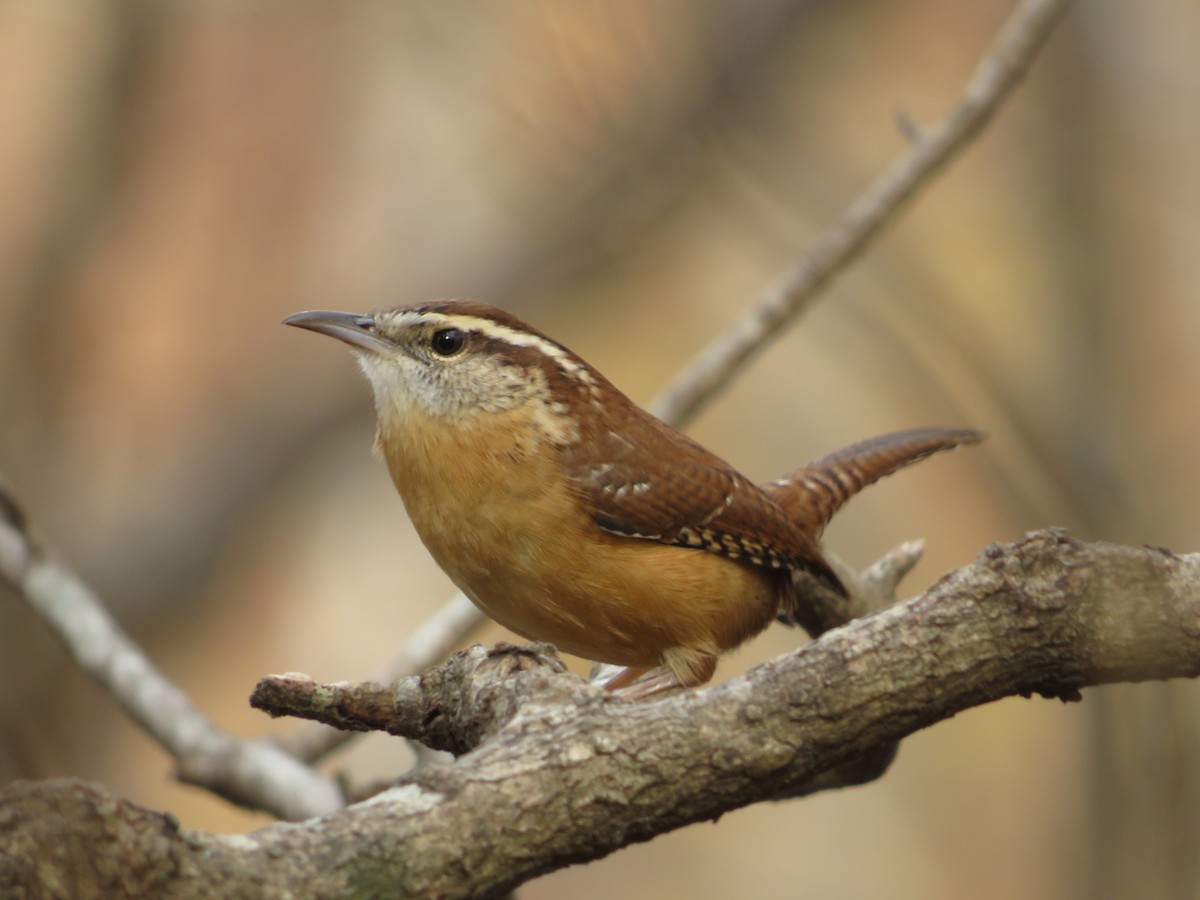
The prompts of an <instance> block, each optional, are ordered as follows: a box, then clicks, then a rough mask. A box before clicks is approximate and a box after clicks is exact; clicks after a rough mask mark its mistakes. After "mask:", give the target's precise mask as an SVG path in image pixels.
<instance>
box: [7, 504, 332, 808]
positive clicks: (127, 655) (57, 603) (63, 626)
mask: <svg viewBox="0 0 1200 900" xmlns="http://www.w3.org/2000/svg"><path fill="white" fill-rule="evenodd" d="M0 579H3V580H4V581H7V582H8V583H9V584H11V585H12V587H13V588H14V589H15V590H16V593H17V594H18V595H20V596H21V597H23V598H24V599H25V601H26V602H27V603H28V604H29V605H30V607H32V608H33V610H34V611H35V612H36V613H37V614H38V615H39V616H41V617H42V619H44V620H45V621H46V623H47V624H48V625H49V626H50V627H51V628H52V629H53V630H54V632H55V633H56V634H57V635H58V636H59V637H60V638H62V640H63V642H64V643H65V644H66V645H67V649H68V650H70V651H71V655H72V656H74V657H75V661H76V662H77V663H78V664H79V667H80V668H81V669H83V670H84V671H85V672H87V673H88V675H90V676H91V677H92V678H94V679H95V680H96V681H97V682H98V683H99V684H100V685H101V686H102V687H103V688H104V689H105V690H107V691H108V693H110V694H111V695H112V696H113V698H114V699H115V700H116V701H117V703H119V704H120V705H121V707H122V708H123V709H124V710H125V711H126V712H127V713H128V714H129V716H130V717H131V718H132V719H133V720H134V721H135V722H137V723H138V724H139V725H140V726H141V727H142V728H143V729H145V730H146V732H147V733H148V734H149V735H150V736H151V737H153V738H154V739H155V740H156V741H158V743H159V744H161V745H162V747H163V748H164V749H165V750H166V751H167V752H168V753H170V754H171V755H172V756H173V757H174V758H175V761H176V764H177V766H178V771H177V775H178V777H179V779H180V780H181V781H184V782H187V783H189V784H194V785H197V786H199V787H203V788H206V789H208V790H210V791H212V792H213V793H215V794H218V795H219V796H222V797H224V798H226V799H227V800H230V801H232V802H234V803H238V804H241V805H244V806H249V807H252V808H255V809H262V810H266V811H267V812H270V813H272V814H273V815H276V816H278V817H280V818H283V819H303V818H308V817H310V816H315V815H322V814H325V813H329V812H332V811H334V810H336V809H340V808H341V807H342V805H343V803H342V795H341V792H340V791H339V790H338V788H337V787H336V786H335V785H334V784H333V782H332V781H330V780H329V779H327V778H325V777H324V776H322V775H320V774H318V773H317V772H314V771H313V770H312V769H310V768H309V767H308V766H305V765H303V764H302V763H301V762H299V761H298V760H296V759H295V758H294V757H292V756H289V755H288V754H287V753H284V752H283V751H281V750H280V749H279V748H278V747H276V746H275V745H274V744H273V743H271V742H270V741H266V740H243V739H239V738H235V737H233V736H232V735H229V734H227V733H226V732H224V731H222V730H221V729H220V728H218V727H217V726H216V725H215V724H214V723H213V722H212V721H211V720H210V719H209V718H208V717H207V716H205V715H204V713H202V712H200V710H198V709H197V708H196V707H195V705H193V704H192V702H191V701H190V700H189V699H188V697H187V695H186V694H184V693H183V692H182V691H181V690H179V688H177V687H176V686H175V685H174V684H172V683H171V682H170V681H168V680H167V678H166V677H165V676H164V675H163V674H162V673H161V672H159V671H158V669H156V668H155V667H154V664H153V663H151V662H150V660H149V659H148V658H147V657H146V655H145V654H144V653H143V652H142V651H141V650H140V649H139V648H138V646H137V645H136V644H135V643H134V642H133V641H132V640H131V639H130V638H129V636H128V635H127V634H125V632H124V631H122V630H121V627H120V626H119V625H118V624H117V623H116V622H115V621H114V620H113V618H112V617H111V616H110V615H109V614H108V612H107V611H106V610H105V608H104V604H103V603H101V601H100V599H99V598H98V597H97V596H96V595H95V594H94V593H93V592H92V591H91V589H90V588H88V587H87V585H85V584H84V583H83V582H82V581H80V580H79V578H78V577H77V576H76V575H75V573H74V572H72V571H71V570H70V568H68V567H67V566H66V565H65V564H64V563H63V562H61V561H60V560H58V559H56V558H54V556H53V555H52V554H51V553H49V552H48V551H47V550H46V549H45V548H44V546H43V545H42V543H41V542H40V541H39V540H38V539H37V538H35V536H34V534H33V531H32V528H31V526H30V525H29V522H28V519H27V517H26V516H25V515H24V514H23V513H22V512H21V507H20V504H19V503H17V501H16V499H15V498H14V497H13V496H12V494H11V493H9V492H8V491H7V490H6V489H5V488H4V486H3V485H0Z"/></svg>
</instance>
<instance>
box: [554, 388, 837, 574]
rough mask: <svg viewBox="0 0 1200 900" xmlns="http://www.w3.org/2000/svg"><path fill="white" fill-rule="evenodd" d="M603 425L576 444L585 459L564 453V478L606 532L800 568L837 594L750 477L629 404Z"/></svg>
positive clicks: (817, 559) (810, 549) (813, 551)
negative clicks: (600, 430) (570, 481)
mask: <svg viewBox="0 0 1200 900" xmlns="http://www.w3.org/2000/svg"><path fill="white" fill-rule="evenodd" d="M609 411H610V413H612V412H613V410H612V409H611V407H610V410H609ZM608 421H609V424H610V426H614V427H612V428H610V430H607V431H605V432H603V433H595V434H590V435H588V436H587V437H586V439H585V440H584V441H583V442H581V443H582V446H586V447H587V448H588V449H587V453H586V454H584V453H582V452H581V451H580V450H579V449H578V447H579V446H580V445H576V447H574V448H572V447H568V448H564V449H563V461H564V465H565V467H566V469H567V471H568V473H569V474H570V476H571V478H572V479H573V480H574V481H575V483H576V484H577V485H578V486H579V487H580V489H581V492H582V494H583V497H584V498H585V501H586V502H587V503H588V504H589V506H590V508H591V511H592V516H593V518H594V519H595V521H596V524H597V525H599V526H600V527H601V528H603V529H604V530H605V531H608V532H610V533H612V534H619V535H623V536H625V537H630V538H636V539H640V540H647V541H657V542H659V543H663V544H673V545H677V546H682V547H693V548H696V549H700V550H706V551H708V552H710V553H717V554H720V555H722V556H726V557H729V558H731V559H739V560H743V561H746V562H750V563H752V564H754V565H759V566H763V567H765V568H773V569H794V568H805V569H808V570H810V571H812V572H814V573H815V574H816V575H818V576H819V577H821V578H823V579H825V580H826V581H828V582H829V583H830V584H831V585H834V586H836V587H837V588H839V589H840V587H841V584H840V582H838V580H837V576H835V575H834V574H833V572H832V570H830V568H829V566H828V564H827V563H826V562H825V560H824V559H823V558H822V556H821V553H820V550H818V549H817V546H816V543H815V541H814V540H813V539H812V538H811V537H810V536H809V535H807V534H805V533H804V532H803V531H802V530H800V529H799V528H797V527H796V526H795V525H793V524H792V522H790V521H789V520H788V517H787V515H786V513H785V512H784V511H783V510H782V509H781V508H780V507H779V505H778V504H776V503H775V502H774V501H773V500H772V499H771V498H770V497H768V496H767V495H766V494H765V493H764V492H763V491H762V489H761V488H759V487H758V486H757V485H755V484H754V483H753V482H751V481H750V480H749V479H747V478H745V477H744V476H742V475H740V474H738V473H737V472H735V471H734V470H733V469H732V468H730V467H729V466H728V465H727V464H726V463H725V462H724V461H722V460H721V459H720V458H718V457H717V456H715V455H713V454H712V453H710V452H709V451H707V450H705V449H704V448H703V447H701V446H700V445H699V444H697V443H696V442H695V441H693V440H691V439H690V438H688V437H686V436H685V435H683V434H680V433H679V432H678V431H676V430H675V429H673V428H671V427H670V426H668V425H666V424H664V423H662V422H660V421H659V420H658V419H655V418H653V417H652V416H650V414H649V413H646V412H644V411H643V410H641V409H639V408H637V407H636V406H633V404H632V403H630V404H629V408H628V409H627V410H626V411H625V415H623V416H621V417H615V416H612V415H610V416H609V418H608ZM598 460H602V461H603V462H597V461H598ZM663 461H669V465H665V466H664V465H663Z"/></svg>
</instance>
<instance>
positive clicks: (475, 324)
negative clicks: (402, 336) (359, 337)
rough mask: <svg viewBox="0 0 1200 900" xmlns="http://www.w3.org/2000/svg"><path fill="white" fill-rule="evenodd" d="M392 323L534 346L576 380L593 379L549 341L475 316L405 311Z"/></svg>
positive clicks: (585, 381)
mask: <svg viewBox="0 0 1200 900" xmlns="http://www.w3.org/2000/svg"><path fill="white" fill-rule="evenodd" d="M394 321H395V322H396V323H397V324H399V325H402V326H406V325H447V326H453V327H455V328H461V329H463V330H464V331H477V332H479V333H480V334H482V335H485V336H486V337H490V338H495V339H496V340H499V341H504V342H505V343H508V344H512V345H514V346H516V347H536V348H537V349H538V350H539V351H541V352H542V353H543V354H545V355H546V356H548V357H550V358H551V359H553V360H554V361H555V362H556V363H557V364H558V367H559V368H560V369H562V370H563V371H564V372H565V373H567V374H568V375H571V376H573V377H575V378H577V379H578V380H580V381H582V382H584V383H588V382H590V381H591V380H592V374H591V372H589V371H588V368H587V366H585V365H584V364H583V363H581V362H579V361H578V360H576V359H573V358H572V357H571V356H570V354H568V353H567V351H566V350H564V349H563V348H562V347H560V346H558V344H555V343H553V342H552V341H548V340H546V339H545V338H543V337H539V336H538V335H536V334H530V333H529V332H527V331H518V330H517V329H515V328H509V327H508V326H507V325H501V324H499V323H498V322H493V321H492V320H491V319H481V318H479V317H478V316H464V315H461V314H458V313H455V314H453V315H446V314H445V313H439V312H420V311H419V310H412V309H406V310H404V311H403V312H401V313H398V314H397V315H396V316H395V318H394Z"/></svg>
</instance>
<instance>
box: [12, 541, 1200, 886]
mask: <svg viewBox="0 0 1200 900" xmlns="http://www.w3.org/2000/svg"><path fill="white" fill-rule="evenodd" d="M495 660H496V657H495V656H492V655H489V654H487V653H479V652H475V653H468V654H465V655H464V656H463V657H461V658H460V659H459V661H457V662H455V663H453V664H451V665H448V666H446V667H443V669H441V670H439V675H438V676H437V677H443V678H446V679H449V680H452V681H456V682H457V687H456V688H451V687H450V685H448V684H447V685H444V686H443V688H442V690H443V691H445V692H447V693H443V694H442V696H448V695H454V694H457V695H458V696H460V697H462V698H463V701H462V705H461V706H460V707H458V708H455V709H447V708H445V707H443V706H437V707H436V708H435V707H434V706H432V705H431V703H432V700H431V697H432V693H431V694H430V695H428V696H423V697H420V698H414V699H415V700H416V702H417V703H418V706H417V709H416V710H415V711H409V712H408V713H406V715H408V716H410V718H411V717H412V715H413V714H414V712H415V713H416V714H417V715H419V714H420V713H421V711H423V712H424V713H425V714H426V715H431V716H435V717H436V716H442V717H447V718H453V717H455V716H460V715H465V716H475V715H477V714H478V713H479V711H480V710H488V709H490V710H492V711H493V713H494V718H495V719H496V720H499V719H505V720H506V722H505V724H504V725H503V726H502V727H500V728H498V729H497V730H495V731H494V732H493V734H492V736H491V737H490V738H489V739H487V740H485V741H484V742H483V743H482V744H481V745H479V746H478V747H477V749H475V750H473V751H471V752H469V753H466V754H464V755H463V756H461V757H459V758H458V759H456V760H455V761H454V762H453V763H450V764H447V765H442V766H431V767H429V768H428V769H425V770H422V771H421V772H420V773H419V774H418V775H417V776H416V777H415V778H413V779H412V780H409V781H406V782H404V783H402V784H400V785H398V786H397V787H395V788H392V789H390V790H387V791H385V792H384V793H382V794H380V795H378V796H377V797H375V798H373V799H372V800H371V801H369V802H366V803H362V804H359V805H356V806H353V807H350V808H348V809H346V810H343V811H341V812H339V813H335V814H333V815H331V816H327V817H325V818H323V819H321V820H319V821H314V822H309V823H304V824H301V825H280V826H268V827H267V828H264V829H262V830H260V831H258V832H256V833H254V834H251V835H245V836H238V837H229V838H226V837H220V836H215V835H206V834H199V833H195V832H187V831H178V830H176V829H174V827H173V826H172V825H171V823H170V822H169V821H167V820H164V819H163V817H161V816H157V815H155V814H152V813H148V812H146V811H144V810H140V809H138V808H137V807H135V806H133V805H132V804H128V803H123V802H121V801H115V800H113V799H112V798H111V797H108V796H107V795H103V794H101V793H99V792H98V791H97V790H96V789H94V788H88V787H84V786H80V785H78V784H75V783H65V784H64V783H57V784H45V785H42V786H29V785H17V786H13V787H11V788H9V789H8V790H7V791H6V792H5V793H4V794H3V795H0V808H2V809H6V810H7V813H6V814H5V815H4V816H0V845H2V846H4V847H5V848H6V850H7V851H8V855H7V856H6V857H4V858H3V861H2V862H0V866H2V867H3V868H0V888H3V887H6V886H8V885H11V884H13V883H18V882H16V881H15V880H14V879H16V878H17V877H18V876H17V875H16V874H13V873H20V877H25V878H27V877H28V876H29V873H30V870H31V869H36V870H37V872H38V874H39V877H43V878H58V879H67V878H68V873H73V870H72V869H71V868H70V867H71V866H72V865H74V864H75V863H76V862H77V861H76V860H75V859H74V858H73V853H72V848H78V849H79V852H81V853H82V852H85V851H86V853H87V854H88V858H87V859H86V860H83V861H82V862H79V864H80V865H81V866H82V867H83V868H82V869H81V871H93V870H95V869H96V868H97V867H102V864H103V862H104V860H103V852H104V847H105V846H109V847H111V848H112V852H114V853H117V852H118V850H117V848H115V847H113V846H112V840H111V837H110V835H111V832H110V831H108V830H105V829H108V828H110V827H111V825H112V820H113V819H114V818H117V819H119V821H120V822H121V823H124V824H123V825H122V828H123V829H124V831H123V840H122V842H121V846H120V848H119V853H120V854H121V857H120V858H121V859H124V860H126V865H125V867H124V868H121V869H120V872H119V877H120V878H122V879H125V880H127V881H128V880H130V879H139V878H146V877H148V875H147V870H154V871H156V872H158V874H159V875H160V876H161V877H162V879H163V880H162V881H160V882H158V883H159V884H162V885H165V895H166V896H197V895H199V894H202V893H203V892H204V891H209V892H211V891H212V890H213V885H217V886H218V887H219V889H220V891H221V892H222V893H223V894H225V895H230V896H244V895H247V894H248V893H249V892H250V891H253V892H255V893H256V894H257V895H260V896H283V895H285V894H287V893H288V892H289V891H297V890H303V892H304V893H305V894H306V895H307V896H332V895H339V894H342V893H345V892H352V891H354V890H358V891H360V892H361V891H362V890H363V889H364V887H369V886H371V885H375V886H377V887H378V886H383V885H386V886H387V889H388V891H389V892H392V893H395V894H398V895H417V896H439V897H468V896H481V895H488V894H490V893H492V892H496V891H501V890H504V889H508V888H511V887H512V886H514V885H516V884H518V883H520V882H522V881H524V880H527V879H528V878H531V877H533V876H535V875H538V874H541V873H543V872H546V871H550V870H552V869H554V868H557V867H560V866H564V865H567V864H570V863H575V862H581V861H585V860H589V859H595V858H598V857H600V856H604V855H606V854H608V853H610V852H612V851H613V850H615V849H617V848H619V847H622V846H625V845H627V844H629V843H632V842H636V841H641V840H646V839H648V838H650V837H652V836H654V835H656V834H660V833H662V832H663V831H667V830H670V829H673V828H677V827H680V826H682V825H686V824H688V823H691V822H696V821H701V820H704V819H711V818H714V817H716V816H719V815H721V814H722V813H724V812H727V811H729V810H732V809H736V808H738V807H740V806H745V805H747V804H750V803H755V802H758V801H761V800H765V799H771V798H776V797H780V796H786V795H790V794H795V793H798V792H804V791H806V790H808V789H811V787H812V785H814V784H815V783H816V784H819V782H816V781H814V779H819V778H820V776H821V775H822V773H825V772H828V771H829V770H830V769H831V768H832V767H833V766H836V765H839V764H842V763H846V762H848V761H850V760H859V759H864V758H869V754H871V753H872V751H874V750H875V749H876V748H879V747H881V746H887V745H888V744H889V743H891V742H894V741H896V740H899V739H900V738H903V737H904V736H906V735H908V734H911V733H912V732H914V731H916V730H918V729H921V728H924V727H926V726H928V725H930V724H932V723H934V722H937V721H940V720H941V719H944V718H947V717H949V716H952V715H954V714H955V713H958V712H961V711H962V710H964V709H967V708H969V707H972V706H977V705H979V704H982V703H987V702H990V701H992V700H996V699H998V698H1000V697H1004V696H1008V695H1012V694H1026V695H1028V694H1033V693H1041V694H1046V695H1049V696H1057V697H1064V698H1072V697H1075V696H1077V693H1078V691H1079V690H1080V689H1081V688H1084V687H1087V686H1090V685H1096V684H1106V683H1110V682H1115V681H1138V680H1145V679H1161V678H1173V677H1194V676H1196V675H1197V674H1200V554H1192V555H1190V556H1182V557H1180V556H1174V555H1172V554H1171V553H1169V552H1167V551H1165V550H1158V549H1147V548H1132V547H1120V546H1115V545H1111V544H1100V543H1097V544H1081V543H1078V542H1076V541H1074V540H1073V539H1071V538H1070V537H1068V536H1067V535H1066V534H1065V533H1064V532H1061V531H1047V532H1041V533H1037V534H1034V535H1031V536H1029V537H1027V538H1026V539H1024V540H1022V541H1020V542H1018V543H1016V544H1012V545H1008V546H992V547H989V548H988V549H987V550H985V551H984V552H983V553H982V554H981V555H980V556H979V558H977V559H976V560H975V561H974V562H973V563H971V564H970V565H968V566H966V567H964V568H962V569H960V570H958V571H956V572H953V573H951V574H949V575H947V576H946V577H944V578H942V579H941V580H940V581H939V582H938V583H937V584H935V585H934V586H933V587H932V588H930V589H929V590H928V591H926V592H925V594H923V595H922V596H920V597H918V598H916V599H914V600H911V601H909V602H907V603H904V604H901V605H899V606H895V607H892V608H889V609H885V610H882V611H880V612H877V613H874V614H872V615H869V616H867V617H865V618H862V619H859V620H856V621H854V622H852V623H850V624H849V625H846V626H844V627H842V628H837V629H834V630H832V631H830V632H827V633H826V634H825V635H823V636H822V637H821V638H820V639H819V640H817V641H815V642H813V643H812V644H810V645H808V646H807V647H804V648H801V649H800V650H797V651H795V652H794V653H791V654H788V655H786V656H783V657H781V658H779V659H776V660H774V661H772V662H770V663H767V664H765V665H762V666H759V667H757V668H755V669H753V670H751V671H750V672H747V673H746V674H745V675H743V676H740V677H738V678H734V679H732V680H731V681H728V682H726V683H724V684H722V685H718V686H716V687H713V688H709V689H706V690H699V691H685V692H680V693H678V694H675V695H672V696H668V697H665V698H662V699H658V700H651V701H645V702H623V701H620V700H615V699H614V698H612V697H610V696H605V695H603V694H602V693H600V692H597V691H593V690H592V689H591V688H584V687H583V686H582V685H581V683H580V682H579V681H578V679H576V678H574V677H572V676H569V675H567V674H565V673H563V672H561V671H560V670H559V669H558V668H557V667H556V666H555V665H553V664H547V663H544V662H541V661H540V660H539V659H538V652H537V651H536V649H535V650H534V651H531V653H530V655H529V656H528V657H527V658H526V659H525V660H524V661H523V663H522V667H521V669H522V670H521V671H518V672H516V673H515V674H514V673H512V672H507V673H506V672H505V671H504V665H498V664H497V663H496V661H495ZM524 662H533V663H535V664H534V665H533V666H532V667H531V668H528V669H525V668H524ZM488 668H490V671H491V675H490V676H485V675H483V674H482V673H481V670H483V669H488ZM513 694H520V695H522V702H520V703H518V704H515V705H514V703H513V697H512V695H513ZM564 700H565V701H566V702H564ZM420 704H425V705H424V706H422V705H420ZM464 711H465V713H464ZM461 724H463V725H464V726H465V725H467V719H466V718H463V720H462V722H461ZM68 808H69V809H72V810H79V809H85V810H87V811H88V812H89V815H88V816H80V815H72V816H69V817H68V816H66V815H55V816H50V815H49V813H50V812H51V811H54V810H63V809H68ZM34 813H39V814H40V815H34ZM94 831H98V832H99V836H98V835H97V834H94V833H93V832H94ZM464 836H466V837H464ZM50 839H52V840H54V841H55V842H56V845H57V846H60V847H62V848H64V849H63V852H62V853H60V854H56V855H53V856H52V855H49V854H39V853H37V852H36V846H37V845H38V843H39V842H41V841H45V840H50ZM93 839H94V840H95V841H96V842H95V843H94V842H93ZM97 848H99V849H97ZM130 851H134V852H133V853H130ZM97 853H100V854H101V855H100V856H99V857H97ZM127 854H129V856H128V857H127ZM129 858H132V859H133V860H134V863H133V864H132V865H131V864H129V863H128V859H129ZM109 868H110V870H111V871H113V872H115V871H116V867H109ZM70 877H74V876H73V874H72V875H71V876H70ZM111 877H112V878H116V877H118V876H117V875H116V874H113V875H111ZM6 879H8V880H7V881H6ZM23 883H29V882H23ZM60 883H61V882H60ZM108 886H109V885H107V884H106V885H102V887H108Z"/></svg>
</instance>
